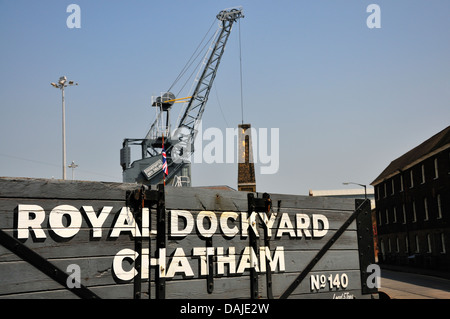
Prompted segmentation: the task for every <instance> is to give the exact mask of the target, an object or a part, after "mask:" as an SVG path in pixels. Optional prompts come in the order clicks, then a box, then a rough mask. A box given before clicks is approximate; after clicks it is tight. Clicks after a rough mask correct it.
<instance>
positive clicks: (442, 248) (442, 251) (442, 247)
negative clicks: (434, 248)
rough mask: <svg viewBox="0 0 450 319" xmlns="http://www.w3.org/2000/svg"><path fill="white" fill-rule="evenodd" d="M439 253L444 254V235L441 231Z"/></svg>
mask: <svg viewBox="0 0 450 319" xmlns="http://www.w3.org/2000/svg"><path fill="white" fill-rule="evenodd" d="M441 253H443V254H445V253H446V251H445V235H444V233H441Z"/></svg>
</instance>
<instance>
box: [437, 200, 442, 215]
mask: <svg viewBox="0 0 450 319" xmlns="http://www.w3.org/2000/svg"><path fill="white" fill-rule="evenodd" d="M437 207H438V216H437V218H438V219H441V218H442V206H441V194H438V195H437Z"/></svg>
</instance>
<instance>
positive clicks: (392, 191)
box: [391, 179, 394, 195]
mask: <svg viewBox="0 0 450 319" xmlns="http://www.w3.org/2000/svg"><path fill="white" fill-rule="evenodd" d="M391 188H392V189H391V195H394V179H392V180H391Z"/></svg>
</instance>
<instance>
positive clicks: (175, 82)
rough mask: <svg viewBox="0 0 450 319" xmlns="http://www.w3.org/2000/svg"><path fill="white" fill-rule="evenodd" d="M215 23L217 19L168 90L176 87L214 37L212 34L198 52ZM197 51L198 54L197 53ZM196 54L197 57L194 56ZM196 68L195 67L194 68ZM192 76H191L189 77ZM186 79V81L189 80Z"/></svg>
mask: <svg viewBox="0 0 450 319" xmlns="http://www.w3.org/2000/svg"><path fill="white" fill-rule="evenodd" d="M214 23H215V19H214V21H213V23H212V24H211V26H210V27H209V29H208V31H207V32H206V34H205V35H204V36H203V39H202V40H201V41H200V43H199V44H198V45H197V48H196V49H195V50H194V52H193V53H192V55H191V57H190V58H189V60H188V61H187V62H186V64H185V65H184V67H183V68H182V69H181V71H180V73H179V74H178V76H177V78H176V79H175V81H174V82H173V83H172V85H171V86H170V87H169V89H168V90H167V91H168V92H170V90H171V89H172V88H173V87H174V85H175V84H177V82H178V81H179V80H180V79H181V78H182V77H183V76H184V74H185V73H186V72H187V70H188V69H189V68H190V67H191V66H192V64H193V63H194V61H195V60H196V59H197V58H198V57H199V55H200V54H201V53H202V52H203V51H204V50H205V47H206V46H207V45H208V43H209V41H210V39H211V38H212V37H213V36H211V37H210V39H209V40H208V41H206V42H205V44H204V45H203V48H201V49H200V51H199V52H198V53H197V51H198V50H199V48H200V46H201V45H202V44H203V42H204V41H205V38H206V36H207V35H208V34H209V33H210V31H211V29H212V27H213V25H214ZM196 53H197V55H195V54H196ZM194 55H195V57H194ZM199 64H200V62H199V63H198V65H199ZM194 70H195V69H194ZM191 77H192V74H191V76H190V77H189V79H190V78H191ZM189 79H188V80H186V83H187V82H188V81H189ZM186 83H185V84H184V85H183V87H182V88H181V89H180V91H181V90H183V88H184V87H185V86H186Z"/></svg>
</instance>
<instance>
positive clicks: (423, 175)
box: [422, 165, 425, 184]
mask: <svg viewBox="0 0 450 319" xmlns="http://www.w3.org/2000/svg"><path fill="white" fill-rule="evenodd" d="M424 183H425V165H422V184H424Z"/></svg>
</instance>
